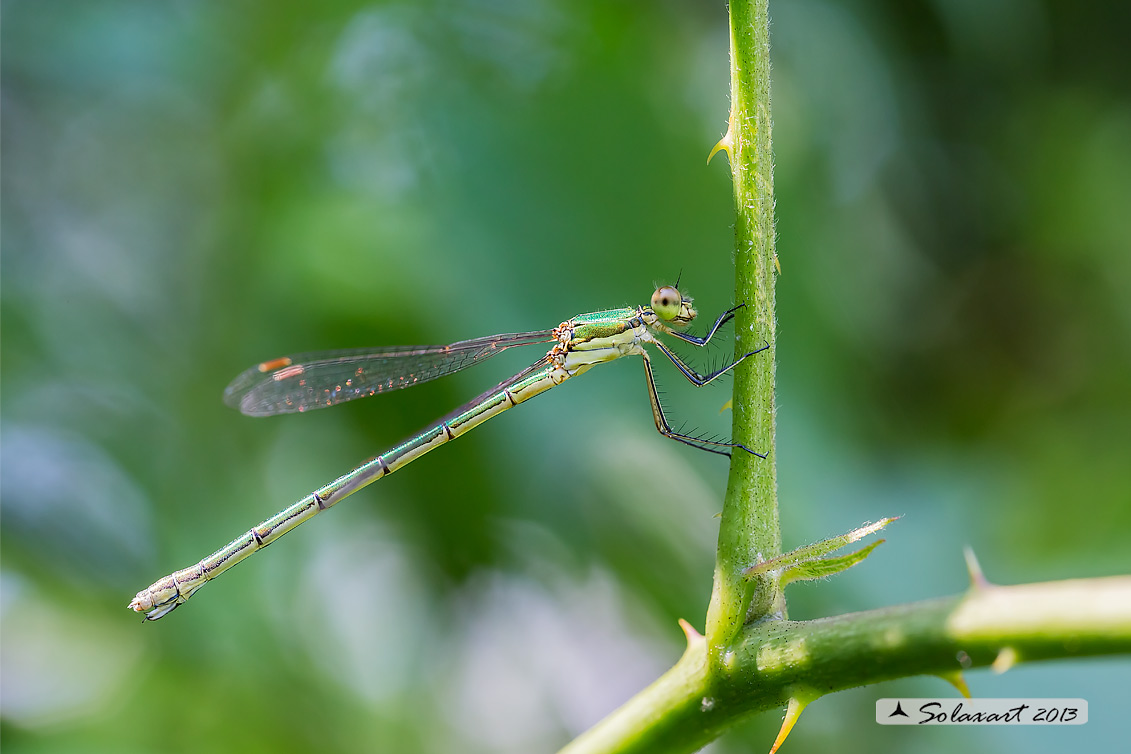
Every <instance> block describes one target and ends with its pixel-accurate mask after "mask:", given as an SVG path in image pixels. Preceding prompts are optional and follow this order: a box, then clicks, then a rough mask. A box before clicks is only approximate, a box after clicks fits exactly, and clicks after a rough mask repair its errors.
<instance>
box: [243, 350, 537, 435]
mask: <svg viewBox="0 0 1131 754" xmlns="http://www.w3.org/2000/svg"><path fill="white" fill-rule="evenodd" d="M553 339H554V336H553V333H552V332H551V331H550V330H541V331H537V332H525V333H511V334H507V335H492V336H489V337H486V338H476V339H474V340H464V341H460V342H459V343H452V344H451V345H447V346H398V347H393V348H358V349H352V350H347V351H322V352H320V353H302V354H295V355H294V356H284V357H282V358H279V359H272V360H271V361H265V362H263V363H262V364H258V365H256V366H253V367H251V368H250V369H248V370H247V371H245V372H244V373H243V374H241V375H240V376H238V377H236V378H235V379H234V380H232V384H230V385H228V387H227V389H226V390H225V391H224V403H226V404H228V405H229V406H231V407H232V408H235V409H239V410H240V411H241V412H242V413H244V414H247V415H248V416H273V415H275V414H291V413H296V412H300V411H312V410H314V409H316V408H325V407H326V406H336V405H337V404H339V403H344V402H346V401H351V400H353V399H355V398H364V397H366V396H369V395H376V394H377V393H384V392H388V391H390V390H398V389H400V388H405V387H410V386H412V385H418V384H420V383H421V382H427V381H429V380H434V379H436V378H437V377H443V376H445V375H448V374H452V373H453V372H458V371H459V370H461V369H466V368H467V367H469V366H472V365H473V364H478V363H479V362H481V361H486V360H487V359H489V358H491V357H492V356H494V355H495V354H498V353H501V352H503V351H504V350H506V349H507V348H512V347H514V346H525V345H530V344H532V343H546V342H549V341H552V340H553Z"/></svg>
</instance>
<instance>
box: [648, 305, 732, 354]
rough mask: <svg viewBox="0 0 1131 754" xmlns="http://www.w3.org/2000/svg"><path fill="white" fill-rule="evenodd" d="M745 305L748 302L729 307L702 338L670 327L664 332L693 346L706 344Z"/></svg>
mask: <svg viewBox="0 0 1131 754" xmlns="http://www.w3.org/2000/svg"><path fill="white" fill-rule="evenodd" d="M744 306H746V304H739V305H738V306H736V307H734V308H733V309H727V310H726V311H725V312H723V313H722V314H720V315H719V318H718V319H716V320H715V324H713V325H711V330H710V332H708V333H707V334H706V335H704V336H703V337H702V338H700V337H699V336H697V335H688V334H687V333H685V332H679V331H678V330H671V329H668V328H664V332H666V333H667V334H668V335H674V336H675V337H677V338H679V339H680V340H682V341H684V342H687V343H690V344H691V345H693V346H705V345H707V343H708V342H710V340H711V338H713V337H714V335H715V331H716V330H718V329H719V328H720V327H722V326H723V325H725V324H726V323H727V322H730V321H731V320H732V319H734V313H735V312H736V311H738V310H739V309H741V308H742V307H744Z"/></svg>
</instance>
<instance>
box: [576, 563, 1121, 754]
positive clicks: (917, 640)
mask: <svg viewBox="0 0 1131 754" xmlns="http://www.w3.org/2000/svg"><path fill="white" fill-rule="evenodd" d="M1003 650H1008V651H1009V652H1010V653H1011V655H1010V656H1012V657H1014V658H1016V661H1018V662H1027V661H1031V660H1046V659H1053V658H1068V657H1086V656H1092V655H1101V654H1117V653H1127V652H1131V576H1115V577H1109V578H1100V579H1082V580H1076V581H1054V582H1047V583H1042V584H1026V585H1021V586H993V585H987V586H984V587H975V588H972V589H970V591H968V592H967V593H965V594H962V595H958V596H955V597H945V598H941V599H934V600H927V601H924V602H916V603H912V604H909V605H900V606H897V607H890V608H884V609H880V610H871V611H868V612H862V613H852V614H849V615H840V616H836V617H833V618H823V619H821V620H814V621H801V622H797V621H765V622H762V623H757V624H751V625H748V626H746V627H745V628H743V629H742V630H741V631H740V632H739V635H738V637H737V641H736V642H735V644H734V647H733V651H732V652H731V653H730V654H729V655H728V657H727V663H726V665H727V673H726V674H725V675H724V676H722V677H721V678H720V677H717V676H715V674H714V672H713V670H712V669H711V668H710V663H709V658H708V651H707V643H706V641H704V640H703V639H702V638H701V637H694V638H693V639H691V640H690V641H689V642H688V647H687V651H685V652H684V654H683V657H681V658H680V660H679V662H678V663H676V665H675V666H674V667H673V668H672V669H671V670H669V671H668V672H667V673H665V674H664V675H663V676H661V677H660V678H659V679H658V680H657V681H656V682H655V683H653V684H652V685H651V686H649V687H648V688H647V689H645V690H644V691H642V692H640V693H639V694H637V695H636V696H635V697H634V698H633V699H631V700H630V701H629V702H628V703H627V704H625V705H624V706H623V707H621V708H620V709H618V710H616V711H615V712H613V713H612V714H611V715H609V717H607V718H606V719H605V720H603V721H601V722H600V723H599V724H598V725H596V726H595V727H594V728H592V729H591V730H589V731H588V732H587V733H585V734H584V735H582V736H581V737H579V738H578V739H576V740H575V741H573V742H572V743H571V744H570V745H568V746H567V747H566V748H565V749H563V750H562V752H563V754H566V753H567V752H568V754H613V753H614V752H615V753H617V754H628V753H629V752H634V753H641V754H643V753H644V752H647V753H648V754H657V753H658V752H673V753H674V752H691V751H696V750H697V749H699V748H700V747H702V746H703V745H704V744H706V743H707V742H709V741H711V740H713V739H714V738H716V737H717V736H718V735H719V734H720V733H721V732H722V731H723V730H725V729H726V728H727V727H729V726H731V725H733V724H734V723H736V722H738V721H739V720H741V719H743V718H745V717H747V716H749V715H751V714H753V713H756V712H761V711H764V710H768V709H773V708H780V707H782V706H784V705H785V704H786V703H787V702H788V700H789V699H790V697H793V696H810V697H812V696H819V695H824V694H828V693H831V692H834V691H840V690H843V689H847V688H852V687H855V686H861V685H865V684H871V683H877V682H879V681H885V680H890V679H892V678H901V677H906V676H912V675H923V674H938V675H942V674H953V673H954V672H956V671H961V670H965V669H968V668H977V667H985V666H988V665H990V664H992V663H994V661H995V660H997V659H998V658H999V656H1002V653H1003Z"/></svg>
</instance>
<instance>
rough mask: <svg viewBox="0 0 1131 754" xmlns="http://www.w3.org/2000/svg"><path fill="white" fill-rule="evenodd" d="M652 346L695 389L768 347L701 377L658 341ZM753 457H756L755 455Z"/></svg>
mask: <svg viewBox="0 0 1131 754" xmlns="http://www.w3.org/2000/svg"><path fill="white" fill-rule="evenodd" d="M652 344H653V345H655V346H656V347H657V348H659V349H660V351H662V352H663V354H664V356H667V357H668V358H669V359H671V361H672V363H673V364H675V365H676V367H677V368H678V369H679V371H680V372H682V373H683V376H684V377H686V378H687V379H688V380H689V381H690V382H691V384H693V385H695V386H696V387H703V386H704V385H706V384H708V383H710V382H711V381H712V380H714V379H715V378H716V377H718V376H719V375H722V374H726V373H727V372H729V371H730V370H732V369H734V368H735V367H736V366H738V365H739V364H741V363H742V362H743V361H745V360H746V359H748V358H750V357H751V356H753V355H754V354H756V353H761V352H762V351H765V350H766V349H767V348H769V347H770V343H769V341H766V345H764V346H762V347H761V348H759V349H757V350H756V351H751V352H750V353H747V354H744V355H742V356H740V357H739V358H737V359H735V360H734V361H733V362H732V363H730V364H728V365H726V366H725V367H723V368H722V369H717V370H715V371H714V372H711V373H710V374H706V375H703V374H699V373H698V372H696V371H695V370H694V369H692V368H691V367H689V366H688V365H687V364H686V363H685V362H684V361H683V359H681V358H680V357H679V356H677V355H676V354H675V352H674V351H672V350H671V349H670V348H668V347H667V346H665V345H664V344H663V343H661V342H660V341H659V340H658V339H654V340H653V341H652ZM755 455H757V454H755Z"/></svg>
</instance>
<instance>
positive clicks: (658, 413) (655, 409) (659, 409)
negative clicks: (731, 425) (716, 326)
mask: <svg viewBox="0 0 1131 754" xmlns="http://www.w3.org/2000/svg"><path fill="white" fill-rule="evenodd" d="M768 347H769V346H767V348H768ZM760 350H762V349H760ZM641 355H642V356H643V357H644V377H645V378H646V379H647V381H648V399H649V400H650V401H651V402H652V418H654V419H655V420H656V429H657V430H658V431H659V433H660V434H661V435H663V436H664V437H670V438H671V439H673V440H678V441H679V442H682V443H683V444H685V445H690V446H691V447H693V448H699V449H700V450H705V451H707V452H708V453H717V454H719V455H721V456H726V457H727V458H730V453H728V452H727V451H725V450H719V448H742V449H743V450H745V451H746V452H747V453H749V454H751V455H755V456H758V457H759V458H765V457H766V456H764V455H762V454H761V453H755V452H754V451H753V450H751V449H750V448H748V447H746V446H745V445H743V444H741V443H737V442H716V441H714V440H704V439H703V438H701V437H691V436H690V435H684V434H680V433H679V432H676V431H675V430H673V429H672V428H671V425H670V424H668V419H667V417H666V416H664V407H663V406H662V405H660V394H659V393H658V392H657V390H656V378H655V377H654V376H653V375H652V360H651V359H649V358H648V353H647V352H646V351H642V352H641ZM743 358H746V357H745V356H744V357H743ZM740 361H741V359H740ZM677 363H678V362H677ZM731 366H734V364H731ZM729 368H730V367H727V369H729ZM723 371H726V370H723ZM717 376H718V374H716V375H714V376H713V377H711V379H714V378H715V377H717ZM703 384H706V383H703ZM708 446H713V447H708Z"/></svg>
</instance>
